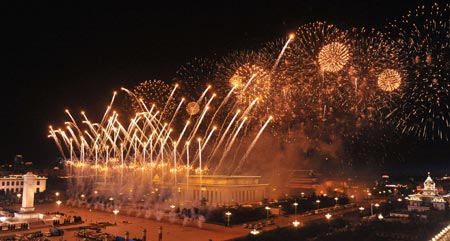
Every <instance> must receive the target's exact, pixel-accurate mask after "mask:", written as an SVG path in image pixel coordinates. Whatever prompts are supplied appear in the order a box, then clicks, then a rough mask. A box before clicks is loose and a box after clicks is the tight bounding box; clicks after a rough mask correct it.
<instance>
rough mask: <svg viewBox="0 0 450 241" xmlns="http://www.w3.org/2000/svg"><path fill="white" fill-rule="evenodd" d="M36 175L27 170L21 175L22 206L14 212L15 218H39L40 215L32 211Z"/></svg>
mask: <svg viewBox="0 0 450 241" xmlns="http://www.w3.org/2000/svg"><path fill="white" fill-rule="evenodd" d="M36 179H37V177H36V175H34V174H33V173H32V172H27V174H25V175H23V192H22V207H21V208H20V212H19V213H15V214H14V218H17V219H28V220H30V219H39V218H40V217H41V216H42V215H40V214H39V213H35V212H34V193H35V191H36Z"/></svg>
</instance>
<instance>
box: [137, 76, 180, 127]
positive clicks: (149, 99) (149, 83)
mask: <svg viewBox="0 0 450 241" xmlns="http://www.w3.org/2000/svg"><path fill="white" fill-rule="evenodd" d="M173 91H174V87H173V86H170V85H169V84H167V83H165V82H164V81H162V80H145V81H143V82H141V83H140V84H138V85H137V86H136V87H134V88H133V90H132V91H131V92H132V95H133V96H132V98H131V102H132V108H133V109H134V110H135V112H144V111H147V110H148V109H150V108H152V106H153V105H154V106H155V108H156V109H157V110H159V112H160V113H161V115H162V118H164V119H165V120H166V121H168V120H170V117H171V114H172V113H173V112H174V110H175V108H176V107H177V103H175V100H174V98H173V95H171V93H172V92H173ZM168 113H169V114H168Z"/></svg>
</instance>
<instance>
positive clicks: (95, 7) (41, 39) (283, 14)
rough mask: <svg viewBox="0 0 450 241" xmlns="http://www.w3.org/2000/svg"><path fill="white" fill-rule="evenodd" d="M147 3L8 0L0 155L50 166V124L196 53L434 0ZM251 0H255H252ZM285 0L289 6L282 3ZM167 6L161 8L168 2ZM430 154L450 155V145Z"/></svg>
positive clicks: (95, 108)
mask: <svg viewBox="0 0 450 241" xmlns="http://www.w3.org/2000/svg"><path fill="white" fill-rule="evenodd" d="M162 2H163V3H161V2H158V4H155V5H153V4H151V3H148V4H147V5H129V4H125V3H122V4H117V5H114V4H96V3H89V4H87V3H86V4H81V3H78V4H70V3H65V1H63V2H58V3H46V2H45V1H44V2H43V1H38V2H31V3H27V4H25V3H21V2H19V3H16V2H14V1H8V3H2V9H3V10H2V13H1V15H2V17H3V19H4V20H3V21H2V29H1V31H2V39H3V41H2V42H3V44H2V54H1V55H2V58H3V63H6V66H4V68H3V71H2V84H3V88H2V94H1V95H0V96H1V97H0V98H1V103H2V104H3V106H2V112H1V113H2V114H1V122H2V123H1V125H0V126H1V132H0V133H1V146H0V161H2V162H5V161H10V160H12V159H13V158H14V156H15V155H16V154H23V156H24V158H25V160H26V161H32V162H35V163H48V162H51V161H54V160H55V159H56V158H58V157H59V152H58V150H57V149H56V146H55V144H54V142H53V140H52V139H48V138H47V133H48V125H49V124H52V125H55V126H61V124H62V123H63V122H64V121H65V120H67V116H66V114H65V113H64V109H65V108H68V109H70V110H71V112H72V113H76V114H78V113H79V111H81V110H85V111H86V112H87V115H88V116H90V117H91V118H97V115H99V114H103V112H104V110H105V108H106V105H108V103H109V101H110V98H111V97H112V92H113V91H114V90H119V89H120V87H121V86H124V87H130V88H132V87H133V86H134V85H136V84H138V83H139V82H141V81H143V80H146V79H162V80H170V79H171V78H172V77H173V75H174V73H175V71H176V70H177V69H178V68H179V67H180V65H182V64H183V63H185V62H187V61H188V60H190V59H192V58H194V57H210V56H213V55H218V56H221V55H224V54H226V53H228V52H230V51H233V50H239V49H243V48H248V47H251V46H254V45H257V44H261V43H263V42H265V41H270V40H273V39H275V38H279V37H282V36H287V34H289V32H292V31H295V30H296V28H297V27H298V26H300V25H301V24H303V23H307V22H312V21H316V20H323V21H328V22H332V23H337V24H342V25H344V26H368V27H381V26H384V25H385V24H386V23H387V22H388V21H389V20H392V19H396V18H399V17H400V16H402V15H403V14H405V13H406V12H407V10H409V9H413V8H415V6H417V5H419V4H422V3H428V2H425V1H392V0H389V1H380V0H379V1H376V0H370V1H338V0H335V1H331V0H330V1H325V0H303V1H272V3H264V4H263V3H258V1H253V3H251V2H248V1H224V2H221V3H218V2H216V1H209V2H206V3H205V4H200V3H191V2H189V3H187V2H185V3H183V4H178V3H175V2H173V3H172V2H170V1H162ZM244 2H246V3H244ZM281 2H283V4H281ZM161 4H162V5H161ZM426 146H427V148H424V150H425V152H423V153H421V154H420V155H419V156H417V159H419V158H421V157H423V158H427V157H428V156H429V153H436V152H438V150H439V151H442V153H440V154H439V155H440V158H437V160H438V162H441V163H442V160H447V161H448V160H449V156H450V155H449V153H448V151H446V152H445V151H443V149H450V148H445V147H448V143H438V144H435V143H431V144H430V143H427V144H426Z"/></svg>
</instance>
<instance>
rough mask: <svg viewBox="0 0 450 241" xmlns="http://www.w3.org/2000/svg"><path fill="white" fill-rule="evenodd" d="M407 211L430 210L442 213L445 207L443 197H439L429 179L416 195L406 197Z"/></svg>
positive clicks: (431, 180)
mask: <svg viewBox="0 0 450 241" xmlns="http://www.w3.org/2000/svg"><path fill="white" fill-rule="evenodd" d="M407 200H408V211H418V212H422V211H428V210H430V209H431V208H434V209H436V210H440V211H444V210H445V206H446V200H445V196H441V195H439V192H438V190H437V188H436V184H435V183H434V181H433V179H431V177H430V173H429V172H428V177H427V179H426V180H425V182H424V183H423V189H422V190H421V191H420V192H418V193H416V194H411V195H408V198H407Z"/></svg>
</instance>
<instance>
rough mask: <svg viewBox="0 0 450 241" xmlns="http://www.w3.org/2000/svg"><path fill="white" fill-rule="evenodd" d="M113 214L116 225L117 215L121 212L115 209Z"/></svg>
mask: <svg viewBox="0 0 450 241" xmlns="http://www.w3.org/2000/svg"><path fill="white" fill-rule="evenodd" d="M113 213H114V224H117V214H118V213H119V210H118V209H114V210H113Z"/></svg>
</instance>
